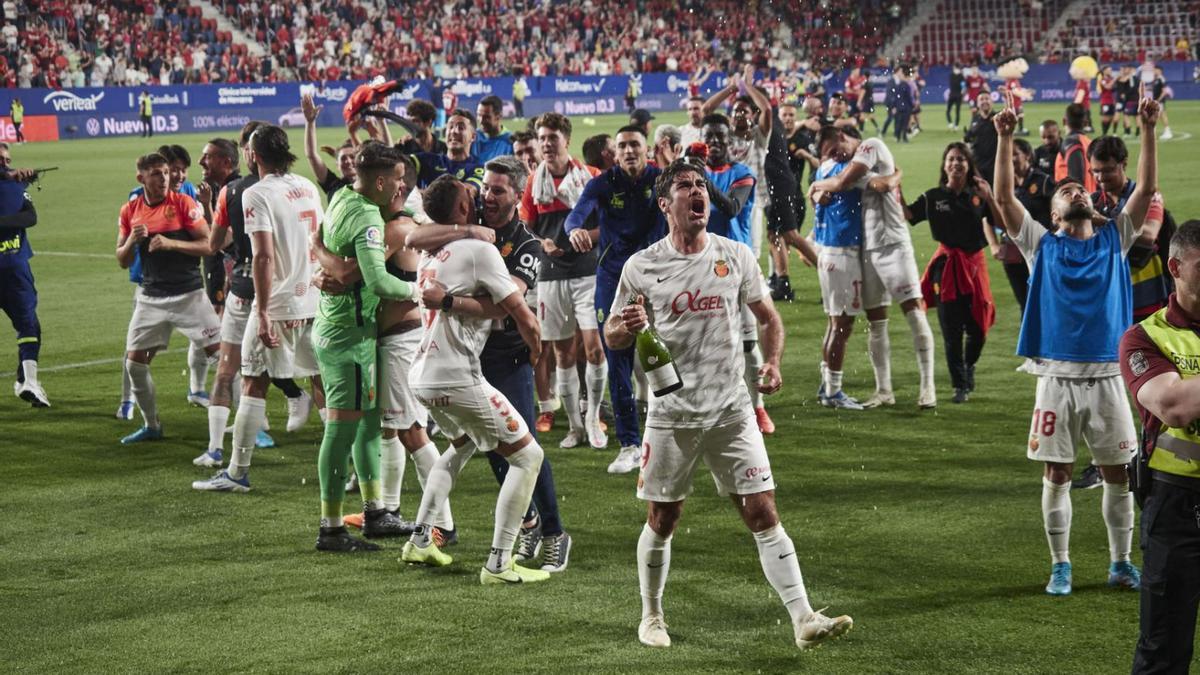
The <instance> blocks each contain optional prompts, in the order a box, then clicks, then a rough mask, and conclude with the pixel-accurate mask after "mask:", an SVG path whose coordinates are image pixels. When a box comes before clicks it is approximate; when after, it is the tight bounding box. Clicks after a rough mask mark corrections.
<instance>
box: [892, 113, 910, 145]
mask: <svg viewBox="0 0 1200 675" xmlns="http://www.w3.org/2000/svg"><path fill="white" fill-rule="evenodd" d="M911 118H912V111H911V110H897V111H896V140H897V141H902V142H904V143H907V142H908V121H909V119H911Z"/></svg>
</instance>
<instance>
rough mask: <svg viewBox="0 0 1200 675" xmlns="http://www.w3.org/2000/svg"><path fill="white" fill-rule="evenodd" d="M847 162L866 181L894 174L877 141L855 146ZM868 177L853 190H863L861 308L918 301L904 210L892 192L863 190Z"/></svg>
mask: <svg viewBox="0 0 1200 675" xmlns="http://www.w3.org/2000/svg"><path fill="white" fill-rule="evenodd" d="M850 161H851V162H854V163H856V164H862V165H863V166H866V167H867V176H868V177H870V178H873V177H875V176H890V175H892V174H894V173H896V161H895V159H893V158H892V152H891V150H889V149H888V147H887V145H886V144H885V143H884V142H883V141H882V140H880V139H878V138H868V139H867V140H865V141H863V142H862V143H859V145H858V149H857V150H856V151H855V153H854V157H853V158H851V160H850ZM868 177H864V179H863V180H862V181H860V184H859V185H858V186H857V187H862V188H864V189H863V193H862V215H863V247H862V252H863V290H862V294H863V305H864V307H865V308H866V309H875V308H876V307H883V306H885V305H890V304H891V303H893V302H905V301H907V300H913V299H916V298H919V297H921V277H920V276H919V275H918V274H917V262H916V256H915V255H914V253H913V246H912V237H911V236H910V235H909V232H908V230H909V225H908V220H907V219H906V218H905V217H904V207H903V206H902V205H901V204H900V200H899V198H898V197H897V196H896V195H895V193H893V192H876V191H874V190H867V189H865V188H866V182H867V180H869V178H868Z"/></svg>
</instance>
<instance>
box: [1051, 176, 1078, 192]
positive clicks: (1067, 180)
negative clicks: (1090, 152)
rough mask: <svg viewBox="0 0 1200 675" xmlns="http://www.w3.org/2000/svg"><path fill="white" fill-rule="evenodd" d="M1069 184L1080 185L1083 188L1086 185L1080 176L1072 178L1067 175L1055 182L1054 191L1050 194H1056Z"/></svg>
mask: <svg viewBox="0 0 1200 675" xmlns="http://www.w3.org/2000/svg"><path fill="white" fill-rule="evenodd" d="M1068 185H1078V186H1079V187H1081V188H1082V187H1084V185H1083V181H1081V180H1079V179H1078V178H1072V177H1070V176H1066V177H1063V178H1061V179H1059V180H1058V181H1056V182H1055V183H1054V192H1052V193H1050V194H1051V195H1054V194H1055V193H1057V192H1058V191H1059V190H1061V189H1063V188H1065V187H1067V186H1068ZM1085 189H1086V188H1085Z"/></svg>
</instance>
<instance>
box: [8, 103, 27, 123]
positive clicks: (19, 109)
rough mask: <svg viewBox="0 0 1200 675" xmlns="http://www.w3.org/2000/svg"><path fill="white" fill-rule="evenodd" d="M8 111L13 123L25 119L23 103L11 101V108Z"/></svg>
mask: <svg viewBox="0 0 1200 675" xmlns="http://www.w3.org/2000/svg"><path fill="white" fill-rule="evenodd" d="M10 112H11V116H12V123H13V124H21V123H22V122H24V121H25V105H24V104H22V103H13V104H12V110H11V111H10Z"/></svg>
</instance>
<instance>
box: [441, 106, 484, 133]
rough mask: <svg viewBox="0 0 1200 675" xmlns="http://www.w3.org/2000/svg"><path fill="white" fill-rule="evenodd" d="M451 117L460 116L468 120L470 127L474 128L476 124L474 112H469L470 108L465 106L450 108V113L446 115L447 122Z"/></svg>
mask: <svg viewBox="0 0 1200 675" xmlns="http://www.w3.org/2000/svg"><path fill="white" fill-rule="evenodd" d="M453 117H461V118H463V119H464V120H466V121H468V122H470V123H471V128H472V129H474V128H475V127H476V126H478V123H477V122H476V121H475V113H473V112H471V111H470V110H467V109H466V108H455V109H454V110H451V111H450V115H449V116H448V117H446V121H447V122H449V121H450V119H451V118H453Z"/></svg>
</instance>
